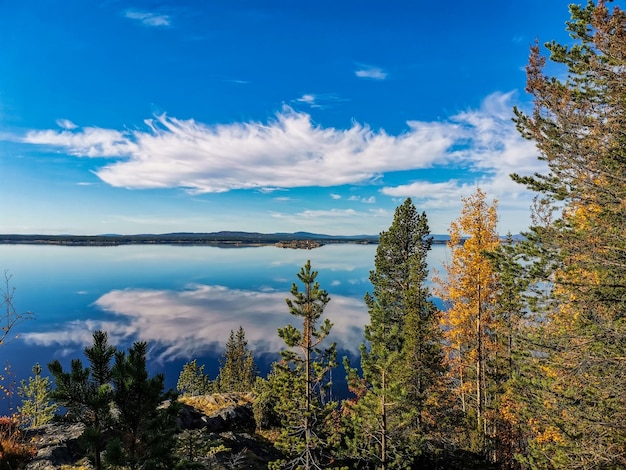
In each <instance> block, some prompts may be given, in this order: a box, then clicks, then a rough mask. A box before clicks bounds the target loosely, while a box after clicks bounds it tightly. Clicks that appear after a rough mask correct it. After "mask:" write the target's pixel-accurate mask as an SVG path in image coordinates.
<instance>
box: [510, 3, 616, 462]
mask: <svg viewBox="0 0 626 470" xmlns="http://www.w3.org/2000/svg"><path fill="white" fill-rule="evenodd" d="M610 4H611V2H610V1H608V0H607V1H599V2H597V4H594V2H592V1H589V2H588V3H587V5H586V6H578V5H572V6H570V13H571V20H570V21H569V22H567V30H568V32H569V33H570V36H571V37H572V39H573V40H574V43H573V44H572V45H571V46H566V45H562V44H558V43H556V42H550V43H547V44H546V45H545V47H546V49H547V50H548V52H549V54H550V60H551V61H552V62H554V63H555V64H557V65H558V66H560V67H561V68H562V69H564V72H565V73H563V74H560V77H564V78H557V77H550V76H547V75H546V74H545V69H546V63H547V59H546V57H544V56H543V55H542V54H541V49H540V47H539V45H538V44H536V45H535V46H534V47H532V49H531V55H530V60H529V64H528V66H527V79H528V80H527V91H528V92H529V93H531V94H532V95H533V98H534V109H533V110H532V112H531V113H530V114H525V113H523V112H521V111H520V110H515V112H516V122H517V126H518V128H519V130H520V132H521V133H522V135H523V136H525V137H526V138H528V139H532V140H534V141H535V143H536V146H537V149H538V152H539V159H540V160H542V161H544V162H546V164H547V166H548V170H547V172H546V173H545V174H535V175H533V176H530V177H522V176H519V175H514V179H515V180H516V181H518V182H520V183H522V184H525V185H526V186H527V187H529V188H530V189H531V190H533V191H535V192H537V194H538V203H537V206H538V207H539V208H540V209H541V211H540V212H537V214H538V216H541V215H543V214H548V215H550V214H551V215H552V218H550V217H537V219H536V222H535V223H534V225H533V227H531V230H530V233H529V234H528V239H529V240H530V241H531V242H532V244H529V245H528V248H529V249H528V257H529V259H530V260H531V261H534V263H533V264H532V265H531V267H532V268H533V274H536V277H535V278H534V281H535V286H548V288H547V295H546V296H544V297H542V298H540V299H539V301H535V302H534V304H532V305H531V306H535V305H538V306H540V307H542V310H541V311H539V312H538V314H539V315H540V317H539V318H540V321H539V322H536V323H535V324H534V325H533V328H530V331H529V340H532V341H533V342H534V350H535V354H533V355H531V356H529V357H528V361H527V366H528V368H529V370H528V372H527V375H526V377H525V383H524V385H525V386H524V387H523V388H522V387H520V392H521V393H522V395H521V398H522V400H521V401H522V403H521V406H520V409H521V410H522V412H521V413H520V419H523V420H525V424H526V426H527V432H528V433H529V441H528V448H527V452H526V453H525V456H524V458H523V460H524V461H525V464H526V465H528V466H529V467H531V468H548V467H550V468H573V469H576V468H623V467H626V457H625V456H626V425H625V424H624V423H626V414H625V411H626V398H625V395H624V393H623V390H624V388H625V386H626V374H624V357H626V322H625V321H624V318H625V317H626V315H625V312H626V303H625V302H626V300H625V299H626V256H625V253H626V238H625V237H624V233H626V217H625V214H626V212H625V211H624V201H625V200H626V132H625V130H626V118H625V116H626V100H625V97H626V26H625V25H626V13H625V12H624V11H623V10H622V9H620V8H618V7H612V9H610V8H609V6H610ZM531 370H533V371H534V373H531Z"/></svg>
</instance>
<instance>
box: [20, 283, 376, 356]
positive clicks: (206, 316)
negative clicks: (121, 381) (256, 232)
mask: <svg viewBox="0 0 626 470" xmlns="http://www.w3.org/2000/svg"><path fill="white" fill-rule="evenodd" d="M287 297H290V294H289V293H288V292H284V291H271V290H269V291H267V290H264V291H253V290H242V289H230V288H228V287H223V286H219V285H202V284H195V285H191V286H188V287H187V288H186V289H184V290H180V291H175V290H154V289H124V290H112V291H110V292H108V293H107V294H104V295H103V296H101V297H100V298H99V299H98V300H96V302H95V305H96V306H97V307H98V308H99V309H101V310H103V311H105V312H108V313H111V314H113V315H115V316H117V317H120V321H111V320H108V321H104V320H103V321H100V320H74V321H72V322H68V323H67V324H65V325H64V328H63V330H62V331H59V330H55V331H49V332H39V333H27V334H25V335H24V340H25V341H27V342H28V343H30V344H34V345H40V346H50V345H55V344H57V345H61V346H65V345H68V344H81V345H88V344H90V343H91V334H92V332H93V331H94V330H96V329H104V330H106V331H108V332H109V335H110V337H111V340H112V342H113V343H114V344H117V343H118V342H122V341H123V340H128V339H135V338H137V339H141V340H145V341H148V342H149V343H157V344H159V345H161V346H162V347H163V349H162V351H161V352H160V355H159V358H160V359H162V360H172V359H177V358H183V359H184V358H191V357H194V356H195V355H197V354H198V353H199V352H201V351H206V350H208V349H212V348H219V349H222V348H223V346H224V344H225V343H226V340H227V339H228V335H229V333H230V330H236V329H237V328H239V326H240V325H241V326H243V327H244V329H245V330H246V337H247V339H248V342H249V345H250V347H251V348H252V349H253V350H254V351H255V352H257V353H263V352H275V351H278V350H280V349H281V348H282V347H283V346H284V343H283V342H282V340H281V339H280V338H279V337H278V335H277V332H276V330H277V328H279V327H283V326H285V325H287V324H288V323H291V324H293V325H294V326H299V323H298V319H296V318H295V317H293V316H291V315H290V314H289V310H288V308H287V305H286V303H285V299H286V298H287ZM325 316H326V317H328V318H329V319H330V320H331V321H332V322H333V323H334V327H333V330H332V332H331V336H330V338H329V340H330V341H336V342H337V344H338V346H339V347H340V348H342V349H346V350H349V351H353V352H357V351H358V347H359V344H360V343H361V341H362V335H363V326H364V325H365V323H366V321H367V319H368V315H367V309H366V307H365V304H364V302H363V301H362V300H361V299H356V298H352V297H347V296H341V295H331V301H330V303H329V304H328V305H327V307H326V310H325Z"/></svg>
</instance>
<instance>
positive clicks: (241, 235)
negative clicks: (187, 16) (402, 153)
mask: <svg viewBox="0 0 626 470" xmlns="http://www.w3.org/2000/svg"><path fill="white" fill-rule="evenodd" d="M446 241H447V240H444V239H440V238H435V239H433V244H443V243H446ZM339 243H350V244H359V245H369V244H378V235H358V236H340V235H321V234H314V233H307V232H298V233H273V234H266V233H251V232H214V233H168V234H156V235H155V234H145V235H35V234H33V235H18V234H8V235H0V244H2V245H59V246H120V245H180V246H186V245H196V246H198V245H200V246H217V247H221V248H238V247H255V246H257V247H258V246H277V247H280V248H295V249H312V248H317V247H320V246H323V245H328V244H339Z"/></svg>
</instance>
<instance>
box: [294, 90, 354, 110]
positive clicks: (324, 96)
mask: <svg viewBox="0 0 626 470" xmlns="http://www.w3.org/2000/svg"><path fill="white" fill-rule="evenodd" d="M342 101H348V100H347V99H345V98H340V97H339V96H337V95H335V94H332V93H315V94H314V93H305V94H304V95H302V96H301V97H300V98H296V99H295V100H293V103H295V104H305V105H308V106H309V107H310V108H316V109H327V108H329V107H331V106H332V105H333V104H334V103H337V102H342Z"/></svg>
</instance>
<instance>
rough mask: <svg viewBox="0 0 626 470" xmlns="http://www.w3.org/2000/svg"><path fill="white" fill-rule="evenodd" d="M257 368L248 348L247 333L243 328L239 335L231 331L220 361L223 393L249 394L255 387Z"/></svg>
mask: <svg viewBox="0 0 626 470" xmlns="http://www.w3.org/2000/svg"><path fill="white" fill-rule="evenodd" d="M256 376H257V367H256V364H255V363H254V357H253V355H252V351H251V350H250V349H249V348H248V341H247V340H246V332H245V330H244V329H243V327H242V326H240V327H239V329H238V330H237V333H235V332H234V331H233V330H231V331H230V335H229V337H228V341H227V343H226V350H225V351H224V354H223V355H222V357H221V359H220V371H219V375H218V384H219V390H220V391H221V392H249V391H250V390H252V388H253V386H254V381H255V378H256Z"/></svg>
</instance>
